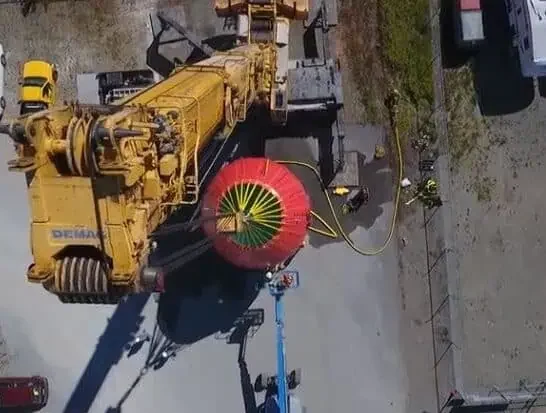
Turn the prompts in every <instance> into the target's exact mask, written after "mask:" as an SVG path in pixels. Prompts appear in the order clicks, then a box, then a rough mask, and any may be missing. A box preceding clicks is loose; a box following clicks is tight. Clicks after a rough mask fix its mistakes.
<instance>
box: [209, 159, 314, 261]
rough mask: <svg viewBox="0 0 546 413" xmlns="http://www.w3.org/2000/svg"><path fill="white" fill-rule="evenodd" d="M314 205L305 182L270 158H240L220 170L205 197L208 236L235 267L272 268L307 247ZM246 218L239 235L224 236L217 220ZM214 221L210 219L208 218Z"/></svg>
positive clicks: (230, 233)
mask: <svg viewBox="0 0 546 413" xmlns="http://www.w3.org/2000/svg"><path fill="white" fill-rule="evenodd" d="M310 211H311V205H310V200H309V196H308V195H307V192H306V191H305V188H304V187H303V184H302V183H301V181H300V180H299V179H298V178H297V177H296V176H295V175H294V174H293V173H292V172H291V171H290V170H289V169H288V168H287V167H285V166H284V165H281V164H278V163H276V162H274V161H272V160H270V159H267V158H241V159H238V160H236V161H234V162H232V163H230V164H228V165H226V166H225V167H224V168H222V169H221V170H220V172H219V173H218V174H217V175H216V176H215V177H214V179H213V180H212V182H211V183H210V185H209V187H208V188H207V191H206V193H205V196H204V198H203V204H202V210H201V214H202V216H203V218H204V224H203V228H204V231H205V234H206V235H207V236H208V237H209V238H210V239H211V240H212V242H213V245H214V248H215V249H216V251H217V252H218V253H219V254H220V255H221V256H222V257H223V258H224V259H226V260H227V261H229V262H231V263H232V264H234V265H236V266H238V267H241V268H247V269H268V268H272V267H273V266H275V265H277V264H281V263H282V262H284V261H286V260H287V259H288V258H290V257H291V256H292V255H294V254H295V253H296V252H297V251H298V249H299V248H300V247H301V246H302V244H303V242H304V239H305V235H306V234H307V227H308V225H309V222H310ZM236 214H241V216H244V217H245V220H244V225H243V227H242V228H243V229H242V230H241V231H239V232H219V231H218V225H217V224H218V222H217V221H216V220H215V219H213V218H214V217H223V216H234V215H236ZM209 218H211V219H209Z"/></svg>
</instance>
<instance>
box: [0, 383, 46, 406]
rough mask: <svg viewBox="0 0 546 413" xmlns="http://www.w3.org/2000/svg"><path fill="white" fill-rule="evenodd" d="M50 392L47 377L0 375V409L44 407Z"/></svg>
mask: <svg viewBox="0 0 546 413" xmlns="http://www.w3.org/2000/svg"><path fill="white" fill-rule="evenodd" d="M48 394H49V388H48V383H47V379H46V378H45V377H40V376H33V377H0V411H4V409H6V411H9V410H7V409H10V410H11V409H20V408H24V409H25V411H27V409H28V411H36V410H39V409H42V408H43V407H44V406H45V405H46V404H47V399H48Z"/></svg>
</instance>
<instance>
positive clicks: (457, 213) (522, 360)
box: [449, 2, 546, 391]
mask: <svg viewBox="0 0 546 413" xmlns="http://www.w3.org/2000/svg"><path fill="white" fill-rule="evenodd" d="M497 3H498V4H495V3H494V2H485V4H484V7H485V15H486V22H485V23H486V35H487V36H488V38H489V44H488V46H487V47H486V48H485V49H484V50H482V51H481V52H480V54H479V55H478V56H477V57H476V58H475V59H474V60H473V62H472V65H471V67H472V70H473V73H472V74H473V80H474V86H475V88H476V92H477V98H478V102H479V106H480V108H479V109H480V112H481V114H482V115H483V117H481V116H477V117H475V118H474V119H473V120H472V122H473V123H467V126H469V125H470V127H471V129H473V130H475V131H478V132H479V133H476V134H474V135H473V136H474V137H473V138H472V139H469V138H468V136H467V138H466V139H467V141H465V145H466V146H467V147H468V150H467V151H466V152H465V154H464V155H461V153H459V154H458V156H459V157H460V159H457V162H456V168H455V169H454V170H453V174H452V183H451V189H452V195H451V196H450V198H449V202H450V204H451V207H452V210H453V222H454V224H455V228H454V237H455V246H456V251H457V255H458V261H459V263H460V268H459V275H460V295H459V298H460V299H459V300H458V301H459V304H460V309H461V311H462V312H461V315H462V325H463V326H462V342H461V343H456V344H457V345H458V347H460V349H461V351H462V355H461V356H462V367H463V382H464V389H465V391H473V390H478V389H484V388H491V387H492V386H499V387H501V388H502V387H509V388H516V387H517V385H518V381H519V380H522V379H523V380H525V381H528V382H532V383H533V382H537V381H541V380H543V379H544V376H545V374H544V368H543V366H544V363H545V362H546V348H545V344H544V343H545V342H546V330H545V328H544V327H545V326H544V324H545V321H544V320H545V319H546V312H545V310H544V305H543V297H544V293H545V290H546V284H545V281H544V256H545V254H546V243H545V242H544V241H545V235H544V234H545V232H546V216H545V214H544V200H545V196H546V191H545V190H544V185H543V179H544V176H545V173H546V164H545V163H544V159H545V158H544V156H545V154H546V142H545V141H544V138H543V130H544V126H545V122H546V121H545V119H546V101H545V100H544V99H543V98H542V97H541V96H540V94H539V93H538V90H537V91H536V92H535V94H534V97H533V85H532V83H531V82H530V81H529V80H524V79H521V77H519V76H517V72H518V66H517V62H515V61H514V60H513V59H511V57H510V55H509V53H508V48H507V47H506V37H505V33H506V32H505V29H506V20H505V19H506V16H505V13H504V10H503V7H502V5H499V4H500V3H501V2H497ZM450 93H452V95H454V94H455V93H459V92H458V91H455V90H451V91H450ZM470 104H471V100H470ZM472 110H473V107H472V106H471V107H470V112H472ZM459 115H461V116H463V115H462V114H461V112H460V113H459ZM451 139H452V140H453V139H457V137H456V136H451ZM452 143H453V142H452Z"/></svg>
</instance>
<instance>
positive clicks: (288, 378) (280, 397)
mask: <svg viewBox="0 0 546 413" xmlns="http://www.w3.org/2000/svg"><path fill="white" fill-rule="evenodd" d="M268 279H269V282H268V284H267V286H268V288H269V292H270V293H271V295H272V296H273V298H274V299H275V325H276V329H277V334H276V335H277V374H276V375H269V374H266V373H262V374H260V375H259V376H258V378H257V379H256V384H255V390H256V392H262V391H265V392H266V395H265V402H264V403H263V404H262V405H261V406H260V409H259V413H289V412H290V413H303V412H304V409H303V406H302V404H301V402H300V400H299V399H298V398H297V397H296V396H295V395H293V394H292V393H291V392H290V390H293V389H295V388H296V387H298V386H299V384H300V381H301V370H300V369H296V370H292V371H291V372H290V373H289V374H287V370H286V351H285V345H284V307H283V301H282V299H283V297H284V293H285V292H286V290H288V289H293V288H297V287H299V273H298V272H297V271H281V272H280V273H277V274H274V275H273V274H272V273H268Z"/></svg>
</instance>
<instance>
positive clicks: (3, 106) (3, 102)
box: [0, 96, 6, 111]
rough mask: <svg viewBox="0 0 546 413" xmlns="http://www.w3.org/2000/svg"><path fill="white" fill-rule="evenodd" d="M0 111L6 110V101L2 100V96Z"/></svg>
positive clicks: (1, 98)
mask: <svg viewBox="0 0 546 413" xmlns="http://www.w3.org/2000/svg"><path fill="white" fill-rule="evenodd" d="M0 109H2V111H3V110H4V109H6V99H4V96H2V97H0Z"/></svg>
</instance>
